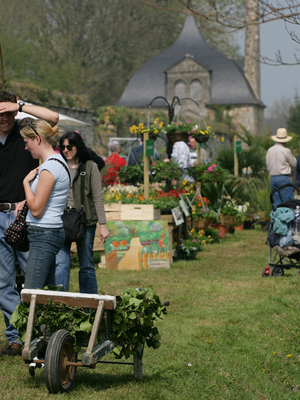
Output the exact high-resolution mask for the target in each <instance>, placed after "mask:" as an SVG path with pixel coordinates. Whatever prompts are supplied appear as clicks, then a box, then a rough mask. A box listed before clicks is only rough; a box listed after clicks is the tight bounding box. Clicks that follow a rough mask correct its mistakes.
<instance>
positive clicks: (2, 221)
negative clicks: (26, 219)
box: [0, 211, 28, 343]
mask: <svg viewBox="0 0 300 400" xmlns="http://www.w3.org/2000/svg"><path fill="white" fill-rule="evenodd" d="M14 220H15V216H14V211H10V212H2V211H0V309H1V310H2V311H3V314H4V321H5V324H6V330H5V337H6V339H7V340H8V341H9V343H13V342H18V340H17V339H18V336H19V334H18V332H17V330H16V328H15V327H14V326H13V325H11V324H10V323H9V318H10V316H11V314H12V313H13V312H14V311H15V308H16V307H17V305H18V304H19V303H20V296H19V293H18V291H17V288H16V268H17V266H18V264H19V265H20V267H21V269H22V272H23V274H24V275H25V273H26V263H27V257H28V252H27V253H22V252H20V251H16V250H14V249H13V248H12V247H11V246H9V245H8V244H7V243H6V242H5V240H4V235H5V232H6V230H7V228H8V227H9V225H10V223H11V222H13V221H14ZM18 343H21V342H18Z"/></svg>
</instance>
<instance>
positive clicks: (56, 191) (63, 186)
mask: <svg viewBox="0 0 300 400" xmlns="http://www.w3.org/2000/svg"><path fill="white" fill-rule="evenodd" d="M49 158H57V159H59V160H60V161H62V162H63V163H64V164H65V165H66V167H67V168H68V166H67V164H66V162H65V160H64V159H63V157H62V156H61V155H60V154H53V155H51V156H50V157H48V158H47V160H46V161H45V162H44V163H43V164H42V165H40V168H39V172H38V174H37V176H36V178H35V180H34V181H33V182H32V184H31V190H32V191H33V193H35V190H36V186H37V183H38V181H39V176H40V173H41V172H42V171H43V170H47V171H49V172H50V173H51V174H52V175H53V176H54V178H55V183H54V186H53V188H52V191H51V193H50V197H49V200H48V203H47V205H46V209H45V212H44V214H43V215H42V216H41V217H40V218H38V219H37V218H34V217H33V215H32V214H31V212H30V210H28V214H27V218H26V223H27V224H28V225H34V226H39V227H44V228H60V227H62V226H63V222H62V219H61V215H62V214H63V212H64V208H65V205H66V201H67V198H68V194H69V190H70V178H69V175H68V173H67V171H66V170H65V168H64V167H63V166H62V165H61V164H60V163H59V162H57V161H55V160H50V161H49Z"/></svg>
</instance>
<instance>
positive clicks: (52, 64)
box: [0, 0, 235, 108]
mask: <svg viewBox="0 0 300 400" xmlns="http://www.w3.org/2000/svg"><path fill="white" fill-rule="evenodd" d="M171 3H172V1H171V0H159V1H158V0H154V4H160V5H163V6H167V5H168V4H171ZM203 4H204V1H203ZM0 7H1V10H5V18H3V19H2V21H1V25H0V37H1V45H2V51H3V57H4V68H5V77H6V80H14V79H16V80H19V81H30V82H32V83H34V84H36V85H38V86H40V87H44V88H46V89H49V90H60V91H62V92H65V93H70V94H74V93H76V94H88V96H89V98H90V100H91V106H92V107H94V108H96V107H98V106H100V105H108V104H115V103H116V102H117V100H118V99H119V97H120V96H121V94H122V91H123V90H124V88H125V86H126V84H127V82H128V80H129V79H130V78H131V76H132V75H133V74H134V73H135V72H136V70H137V69H138V68H139V67H140V66H141V65H143V64H144V63H145V62H146V61H147V60H148V59H149V58H150V57H153V56H154V55H156V54H158V53H159V52H161V51H162V50H164V49H166V48H168V47H169V46H171V44H173V43H174V41H175V40H176V39H177V37H178V35H179V34H180V32H181V29H182V25H183V23H184V18H185V16H184V14H178V13H177V12H173V13H170V12H168V11H164V10H162V11H158V10H155V9H153V8H151V7H145V4H143V3H142V2H140V1H139V0H127V1H124V0H109V1H108V0H81V1H79V0H51V1H48V0H36V1H32V0H22V2H19V1H17V0H0ZM3 15H4V12H3ZM205 35H206V36H205V37H207V40H208V41H209V42H210V43H212V44H214V45H215V46H218V50H221V49H222V50H223V52H225V54H231V55H233V54H235V50H234V49H233V48H232V47H231V46H230V43H231V41H232V37H230V36H228V35H227V34H226V35H223V36H220V35H218V39H216V38H215V34H214V33H212V32H211V31H208V30H206V31H205Z"/></svg>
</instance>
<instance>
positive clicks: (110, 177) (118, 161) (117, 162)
mask: <svg viewBox="0 0 300 400" xmlns="http://www.w3.org/2000/svg"><path fill="white" fill-rule="evenodd" d="M105 164H106V165H107V166H108V169H107V170H106V171H105V173H104V174H103V175H102V182H103V184H104V185H106V186H108V185H115V184H116V183H117V179H118V172H119V171H120V169H121V167H123V166H125V165H126V161H125V160H124V158H122V157H119V156H118V155H117V154H116V153H112V154H111V155H110V156H109V157H108V158H107V159H106V161H105Z"/></svg>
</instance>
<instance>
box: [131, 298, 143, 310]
mask: <svg viewBox="0 0 300 400" xmlns="http://www.w3.org/2000/svg"><path fill="white" fill-rule="evenodd" d="M142 302H143V300H139V299H136V298H131V299H130V300H129V304H130V305H134V306H135V307H136V308H138V307H139V305H140V304H141V303H142Z"/></svg>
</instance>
